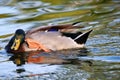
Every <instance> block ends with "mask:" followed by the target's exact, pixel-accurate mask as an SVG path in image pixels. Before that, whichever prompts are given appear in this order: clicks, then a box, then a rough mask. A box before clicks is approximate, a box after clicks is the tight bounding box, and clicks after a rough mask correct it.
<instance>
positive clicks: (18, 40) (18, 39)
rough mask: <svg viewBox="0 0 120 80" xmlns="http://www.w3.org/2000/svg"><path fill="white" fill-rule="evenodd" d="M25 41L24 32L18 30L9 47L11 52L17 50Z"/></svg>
mask: <svg viewBox="0 0 120 80" xmlns="http://www.w3.org/2000/svg"><path fill="white" fill-rule="evenodd" d="M24 41H25V31H24V30H22V29H18V30H16V32H15V35H14V38H13V44H12V46H11V49H12V50H18V49H19V47H20V45H21V44H22V43H23V42H24Z"/></svg>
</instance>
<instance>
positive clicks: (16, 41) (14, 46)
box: [11, 39, 21, 50]
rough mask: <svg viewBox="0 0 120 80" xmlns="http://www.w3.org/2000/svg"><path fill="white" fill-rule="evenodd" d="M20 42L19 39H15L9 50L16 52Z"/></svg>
mask: <svg viewBox="0 0 120 80" xmlns="http://www.w3.org/2000/svg"><path fill="white" fill-rule="evenodd" d="M20 41H21V40H20V39H15V40H14V43H13V45H12V47H11V49H13V50H18V49H19V47H20Z"/></svg>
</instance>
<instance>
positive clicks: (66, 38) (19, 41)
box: [5, 24, 92, 53]
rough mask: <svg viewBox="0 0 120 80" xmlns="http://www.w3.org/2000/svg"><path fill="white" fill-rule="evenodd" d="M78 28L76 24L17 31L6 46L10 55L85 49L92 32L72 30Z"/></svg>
mask: <svg viewBox="0 0 120 80" xmlns="http://www.w3.org/2000/svg"><path fill="white" fill-rule="evenodd" d="M76 28H78V26H75V25H74V24H65V25H55V26H44V27H37V28H33V29H31V30H29V31H27V32H26V33H25V31H24V30H23V29H17V30H16V32H15V34H14V36H13V37H12V38H11V40H10V41H9V43H8V44H7V45H6V47H5V50H6V51H7V52H8V53H21V52H30V51H45V52H51V51H58V50H65V49H74V48H83V47H84V44H85V43H86V40H87V38H88V36H89V34H90V32H91V31H92V30H89V31H87V32H85V33H82V32H80V31H77V32H75V33H71V32H70V30H74V29H76Z"/></svg>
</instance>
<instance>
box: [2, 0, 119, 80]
mask: <svg viewBox="0 0 120 80" xmlns="http://www.w3.org/2000/svg"><path fill="white" fill-rule="evenodd" d="M77 21H81V23H80V24H78V25H83V26H84V27H83V28H81V29H80V30H81V31H86V30H90V29H93V30H94V31H93V32H92V33H91V35H90V36H89V39H88V41H87V43H86V48H87V53H86V52H85V53H84V52H80V54H87V55H86V56H77V58H78V59H82V60H88V61H91V62H92V65H89V64H88V63H86V62H83V63H81V64H77V65H74V64H66V65H49V64H34V63H30V64H28V63H27V64H25V65H23V66H22V68H24V69H25V72H22V73H17V71H16V70H17V69H20V67H17V66H16V65H15V64H14V63H13V62H11V61H6V60H7V59H8V58H9V57H10V56H8V55H7V53H6V52H5V50H4V47H5V45H6V44H7V43H8V41H9V40H10V38H11V36H12V34H13V33H14V32H15V30H16V29H18V28H22V29H24V30H25V31H27V30H29V29H31V28H34V27H38V26H43V25H55V24H67V23H73V22H77ZM76 52H77V51H68V53H73V54H74V53H76ZM78 52H79V51H78ZM58 53H59V52H58ZM2 61H6V62H2ZM16 79H18V80H33V79H34V80H119V79H120V0H0V80H16Z"/></svg>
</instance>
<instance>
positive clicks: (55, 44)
mask: <svg viewBox="0 0 120 80" xmlns="http://www.w3.org/2000/svg"><path fill="white" fill-rule="evenodd" d="M29 38H31V39H33V40H36V41H38V42H40V43H41V44H43V45H44V46H45V47H46V48H48V49H51V50H54V51H55V50H63V49H71V48H79V47H83V46H81V45H79V44H77V43H76V42H75V41H74V40H72V39H71V38H70V37H66V36H62V35H61V33H60V32H37V33H33V34H31V35H30V36H29Z"/></svg>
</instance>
